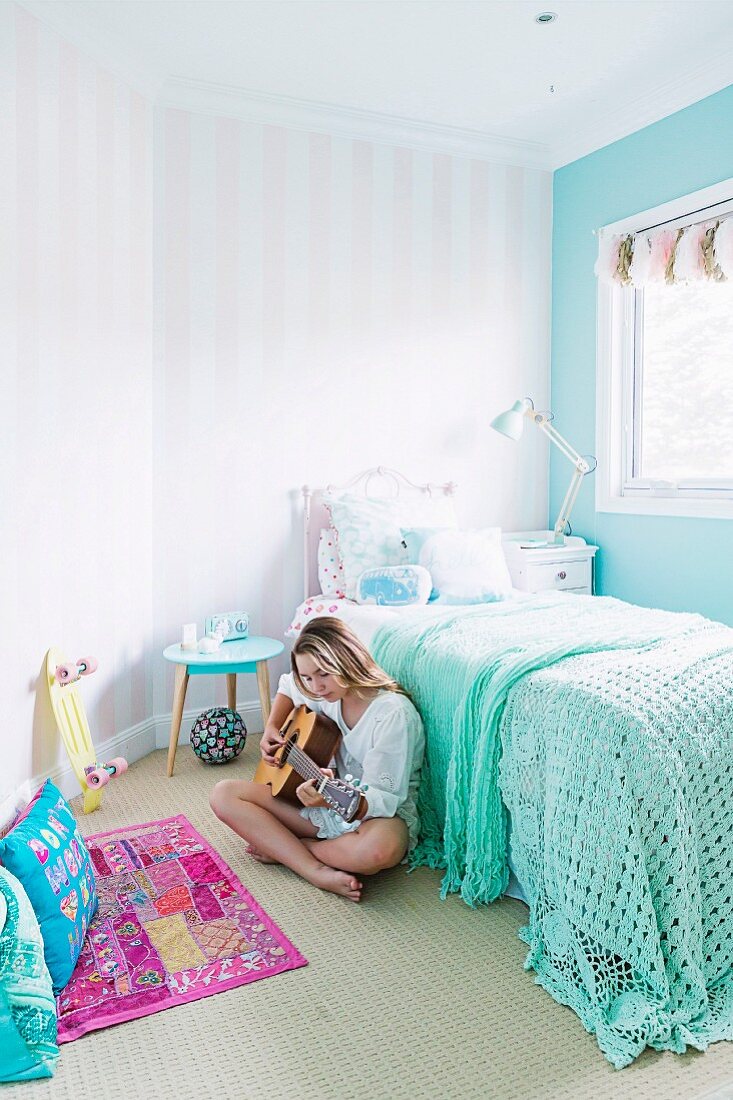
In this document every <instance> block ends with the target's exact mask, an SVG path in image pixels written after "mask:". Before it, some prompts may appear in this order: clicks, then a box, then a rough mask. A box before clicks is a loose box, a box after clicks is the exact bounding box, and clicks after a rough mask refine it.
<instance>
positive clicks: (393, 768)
mask: <svg viewBox="0 0 733 1100" xmlns="http://www.w3.org/2000/svg"><path fill="white" fill-rule="evenodd" d="M277 690H278V694H279V695H287V697H288V698H289V699H292V701H293V705H294V706H302V705H303V704H305V706H307V707H308V708H309V710H313V711H315V712H316V713H317V714H324V715H325V716H326V717H327V718H330V719H332V721H334V722H335V723H336V725H337V726H338V728H339V729H340V730H341V734H342V737H341V740H340V741H339V745H338V749H337V750H336V755H335V757H334V759H333V761H332V762H331V766H332V767H333V768H334V771H335V772H336V775H338V776H339V778H341V779H345V778H346V776H347V775H350V776H352V778H353V779H355V780H356V779H358V780H359V783H360V785H361V786H362V787H364V786H365V785H367V786H368V788H369V789H368V790H367V791H365V792H364V797H365V798H366V800H367V802H368V803H369V809H368V812H367V815H366V819H369V818H370V817H401V818H402V819H403V821H405V822H406V824H407V827H408V829H409V831H410V845H409V846H410V848H411V849H412V848H414V846H415V844H416V843H417V837H418V832H419V828H420V822H419V818H418V815H417V806H416V802H417V788H418V785H419V783H420V769H421V768H422V763H423V756H424V755H425V732H424V730H423V724H422V719H421V718H420V715H419V714H418V712H417V711H416V709H415V707H414V706H413V704H412V703H411V702H410V700H409V699H408V698H407V696H406V695H402V694H400V693H399V692H396V691H380V692H379V694H378V695H376V696H375V697H374V699H372V701H371V703H370V704H369V706H368V707H367V709H366V710H365V711H364V713H363V714H362V716H361V718H360V719H359V721H358V722H357V723H356V725H355V726H354V727H353V728H352V729H349V727H348V726H347V725H346V723H345V722H344V718H343V715H342V713H341V701H340V700H339V701H338V702H335V703H329V702H326V701H325V700H321V699H310V698H309V697H308V696H307V695H303V693H302V692H301V691H299V690H298V688H297V686H296V684H295V682H294V680H293V675H292V673H290V672H288V673H285V675H283V676H281V677H280V682H279V684H278V688H277ZM300 812H301V814H302V816H303V817H305V818H307V820H309V821H312V822H313V824H314V825H316V826H318V835H319V837H321V838H322V839H331V838H333V837H336V836H341V835H342V834H343V833H345V832H350V831H351V830H352V829H358V828H359V825H360V824H361V822H360V821H352V822H351V823H350V824H347V823H346V822H345V821H344V820H343V818H341V817H339V815H338V814H337V813H336V811H335V810H329V809H327V808H326V807H325V806H313V807H309V806H304V807H303V809H302V810H301V811H300Z"/></svg>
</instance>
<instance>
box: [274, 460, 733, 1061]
mask: <svg viewBox="0 0 733 1100" xmlns="http://www.w3.org/2000/svg"><path fill="white" fill-rule="evenodd" d="M454 489H455V487H454V486H453V485H451V484H447V485H425V486H418V485H414V484H413V483H411V482H408V481H407V480H406V479H404V478H403V477H402V476H401V475H399V474H397V473H396V472H395V471H389V470H384V469H382V468H379V469H377V470H371V471H367V472H365V474H363V475H359V477H358V478H355V479H353V481H352V482H351V483H349V484H348V485H347V486H341V487H328V488H327V490H325V491H323V492H319V493H312V492H311V491H310V490H307V489H306V490H304V502H305V508H304V516H305V523H304V542H305V546H304V558H305V571H304V588H305V591H306V593H309V592H310V593H313V592H314V591H315V592H317V591H318V570H317V567H316V563H317V556H318V552H319V550H320V551H321V556H323V554H322V551H323V546H324V540H323V538H322V536H321V531H322V530H324V531H326V532H329V531H330V532H331V534H330V536H327V539H326V545H327V546H330V542H329V539H333V538H334V537H335V539H336V548H337V550H344V551H345V549H346V546H347V543H348V537H352V538H353V532H352V535H351V536H348V537H345V538H344V541H343V542H339V531H338V530H336V531H335V532H334V528H333V527H332V526H331V524H332V521H333V518H334V516H340V517H341V521H342V517H343V500H342V501H341V502H340V503H339V506H338V507H339V508H340V509H341V511H340V512H337V510H336V507H335V505H334V500H335V499H336V496H337V495H338V494H339V493H340V494H343V497H344V499H345V498H346V497H350V496H356V497H359V496H364V497H366V498H368V499H371V498H372V496H373V497H379V498H382V497H383V498H384V499H386V500H387V501H392V502H393V503H392V504H384V505H381V504H380V505H379V506H375V507H374V511H375V514H377V515H387V514H389V515H392V513H393V512H394V513H395V514H401V513H402V509H403V506H405V505H404V502H406V501H410V502H412V503H415V502H416V504H417V511H414V510H413V512H412V514H411V518H410V521H409V522H411V523H414V522H415V518H414V517H415V515H416V514H419V513H420V508H421V506H422V504H424V503H425V502H426V501H427V502H428V503H429V504H431V506H432V502H434V501H437V502H438V512H440V509H441V508H442V507H443V505H444V504H445V501H446V500H448V501H450V499H451V498H452V496H453V493H454ZM324 501H326V502H327V503H328V504H329V507H328V508H327V509H324V503H323V502H324ZM394 502H397V503H394ZM357 503H358V502H357ZM412 503H411V504H410V507H412ZM355 507H356V506H355ZM371 507H372V506H371V504H370V505H368V508H371ZM408 511H409V509H408ZM354 514H355V515H357V516H358V514H359V513H358V508H357V510H356V511H355V513H354ZM436 514H437V513H436ZM442 515H443V518H445V513H442ZM370 522H371V521H370ZM389 522H390V523H391V522H392V520H391V519H390V521H389ZM419 522H423V521H422V520H419ZM355 529H356V530H357V534H358V523H356V524H355ZM390 531H391V528H390ZM390 537H392V536H391V535H390ZM370 538H371V542H370ZM375 538H376V542H375ZM359 540H360V541H358V543H355V545H356V547H357V550H358V551H359V552H361V550H362V549H364V547H366V550H367V552H368V551H369V547H372V549H373V547H374V546H375V545H376V544H377V542H378V541H379V539H378V537H377V536H374V533H373V532H372V534H371V535H369V533H368V532H367V533H366V534H365V535H364V537H363V538H362V537H361V536H360V535H359ZM362 544H363V545H362ZM384 545H386V543H385V544H384ZM331 549H333V547H331ZM382 549H384V547H382ZM329 552H330V551H329ZM336 560H338V555H336ZM329 562H330V559H329ZM357 562H358V555H357ZM322 564H323V563H322ZM378 564H379V563H378ZM381 564H382V565H383V564H384V562H383V561H382V562H381ZM338 568H339V567H338V565H336V566H334V569H335V571H336V572H335V579H334V584H335V585H338ZM350 568H351V569H352V572H353V563H351V565H350ZM324 577H327V571H326V572H324V570H323V569H321V579H323V578H324ZM352 595H353V593H350V592H347V593H346V596H344V595H343V594H340V593H339V590H338V588H337V587H336V588H335V589H334V590H332V591H329V592H326V593H324V594H323V595H320V596H317V597H316V598H315V599H314V600H313V601H312V602H311V603H306V604H305V605H301V609H299V614H296V617H295V620H294V628H296V627H297V626H299V625H300V622H299V620H302V619H303V618H304V617H305V614H306V613H307V614H335V615H337V616H339V617H341V618H343V619H344V620H345V621H346V622H347V623H348V624H349V625H350V626H351V628H352V629H353V630H354V631H355V632H356V633H357V634H358V635H359V636H360V637H361V638H362V640H363V641H364V643H365V644H366V645H367V646H368V648H369V649H370V650H371V651H372V652H373V653H374V655H375V658H376V659H377V660H378V661H379V663H380V664H382V666H383V667H385V668H386V669H387V671H389V672H390V674H392V675H393V676H395V678H396V679H398V680H399V681H400V682H401V683H402V684H403V685H404V687H405V688H406V689H407V690H408V691H409V692H410V694H411V696H412V698H413V700H414V701H415V703H416V705H417V706H418V709H419V710H420V712H421V714H422V717H423V721H424V723H425V728H426V742H427V751H426V766H425V769H424V775H423V782H422V785H421V790H420V801H419V804H418V808H419V810H420V814H421V819H422V836H421V841H420V845H419V846H418V848H417V849H416V852H415V855H414V861H415V862H416V863H423V864H428V865H431V866H434V867H440V868H441V869H443V871H444V877H443V883H442V891H443V894H444V895H445V894H446V893H448V892H453V891H456V892H460V894H461V896H462V897H463V898H464V900H465V901H466V902H467V903H468V904H471V905H476V904H481V903H488V902H491V901H493V900H494V899H496V898H498V897H499V896H501V894H503V893H505V892H507V891H508V890H510V891H511V892H512V893H513V894H514V896H521V897H523V899H524V900H525V901H526V904H527V905H528V907H529V917H528V924H527V927H526V928H524V929H523V930H522V931H521V933H520V935H521V936H522V938H523V939H524V940H525V941H526V943H527V946H528V954H527V958H526V963H525V967H526V968H527V969H532V970H534V972H535V975H536V980H537V981H538V982H539V983H540V984H542V985H543V986H544V988H545V989H547V990H548V992H550V994H551V995H552V996H553V997H554V998H555V999H556V1000H557V1001H559V1002H560V1003H563V1004H567V1005H569V1006H570V1007H571V1008H573V1010H574V1011H575V1012H576V1013H577V1015H578V1016H579V1017H580V1019H581V1021H582V1023H583V1025H584V1026H585V1028H586V1029H587V1030H588V1031H590V1032H593V1033H595V1035H596V1038H597V1041H598V1044H599V1046H600V1048H601V1050H602V1051H603V1053H604V1054H605V1056H606V1057H607V1058H608V1059H609V1061H611V1062H612V1063H613V1064H614V1065H615V1066H617V1067H622V1066H625V1065H628V1064H629V1063H630V1062H631V1061H633V1059H634V1058H635V1057H637V1055H638V1054H639V1053H640V1052H641V1051H642V1050H643V1049H644V1048H645V1047H646V1046H651V1047H654V1048H656V1049H660V1050H664V1049H669V1050H673V1051H676V1052H682V1051H684V1050H685V1049H686V1047H687V1045H692V1046H693V1047H695V1048H697V1049H701V1050H704V1049H706V1047H707V1046H708V1045H709V1043H711V1042H714V1041H717V1040H720V1039H729V1038H732V1037H733V866H732V863H731V857H730V855H729V851H728V848H729V838H730V837H731V835H733V833H732V827H733V630H731V629H730V628H728V627H725V626H723V625H722V624H718V623H713V622H711V621H709V620H706V619H704V618H703V617H702V616H698V615H689V614H679V613H672V612H664V611H658V610H654V609H647V608H637V607H634V606H632V605H630V604H626V603H623V602H622V601H619V600H615V599H611V598H609V597H592V596H579V595H568V594H563V593H539V594H536V595H527V594H519V593H516V592H513V591H509V592H506V593H505V594H504V597H503V598H502V599H497V600H493V601H492V602H490V603H471V604H466V605H462V606H455V605H451V606H445V605H442V606H440V605H435V604H428V605H420V606H409V607H404V608H399V609H398V608H393V607H383V606H375V605H365V606H362V605H360V604H358V603H356V602H354V600H353V598H347V597H349V596H352ZM303 607H306V612H304V611H303Z"/></svg>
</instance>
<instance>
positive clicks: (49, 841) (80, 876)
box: [0, 779, 97, 993]
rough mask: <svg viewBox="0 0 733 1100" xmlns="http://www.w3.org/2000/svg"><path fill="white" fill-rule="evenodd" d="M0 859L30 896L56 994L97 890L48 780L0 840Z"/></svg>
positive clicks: (67, 812)
mask: <svg viewBox="0 0 733 1100" xmlns="http://www.w3.org/2000/svg"><path fill="white" fill-rule="evenodd" d="M0 863H2V865H3V866H4V867H5V868H6V869H7V870H8V871H10V872H11V874H13V875H15V876H16V878H18V879H20V881H21V882H22V883H23V886H24V888H25V890H26V892H27V894H28V897H29V898H30V900H31V904H32V906H33V909H34V910H35V913H36V916H37V917H38V923H39V925H40V926H41V935H42V936H43V943H44V949H45V955H46V965H47V966H48V969H49V972H50V974H51V981H52V982H53V989H54V993H60V992H61V990H62V989H63V988H64V986H65V985H66V983H67V982H68V980H69V978H70V977H71V975H72V973H73V970H74V967H75V966H76V961H77V959H78V958H79V952H80V951H81V945H82V943H83V942H84V936H85V935H86V931H87V928H88V927H89V922H90V920H91V919H92V917H93V916H94V914H95V913H96V911H97V892H96V889H95V885H94V871H93V869H92V865H91V861H90V859H89V852H88V851H87V849H86V845H85V844H84V841H83V839H82V837H81V834H80V832H79V830H78V828H77V826H76V821H75V819H74V815H73V813H72V812H71V808H70V806H69V804H68V802H67V801H66V799H65V798H64V796H63V795H62V794H61V792H60V791H59V790H58V788H57V787H55V786H54V785H53V783H52V782H51V780H50V779H47V780H46V782H45V783H44V784H43V786H42V787H41V789H40V790H39V791H38V792H37V793H36V795H35V796H34V797H33V799H32V801H31V803H30V805H29V806H28V808H27V809H26V811H25V812H24V814H23V816H22V817H21V818H20V820H19V821H18V822H17V823H16V824H15V826H14V827H13V828H12V829H11V831H10V832H9V833H8V835H7V836H6V837H5V838H4V839H3V840H0Z"/></svg>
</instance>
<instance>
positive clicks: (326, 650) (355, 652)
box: [290, 616, 404, 699]
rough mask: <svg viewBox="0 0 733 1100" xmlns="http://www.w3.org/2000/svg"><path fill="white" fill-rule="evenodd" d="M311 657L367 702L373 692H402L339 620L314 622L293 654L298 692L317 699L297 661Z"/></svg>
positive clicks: (294, 676) (293, 669)
mask: <svg viewBox="0 0 733 1100" xmlns="http://www.w3.org/2000/svg"><path fill="white" fill-rule="evenodd" d="M298 656H301V657H303V656H308V657H312V658H313V660H314V661H315V662H316V664H317V665H318V667H319V668H321V669H323V671H324V672H329V673H330V674H331V675H332V676H334V677H335V679H336V680H337V681H338V682H339V684H341V686H342V687H345V688H348V689H349V691H353V692H355V693H356V695H358V696H359V697H360V698H362V699H363V698H364V697H365V696H366V695H367V694H368V693H369V692H372V691H399V692H402V693H403V694H404V692H403V689H402V688H401V687H400V685H399V684H398V683H397V681H396V680H393V679H392V678H391V677H390V676H388V675H387V673H386V672H385V671H384V669H381V668H380V667H379V665H378V664H377V663H376V661H375V660H374V658H373V657H372V655H371V653H370V652H369V650H368V649H367V648H366V646H364V645H362V643H361V642H360V641H359V639H358V638H357V637H356V635H355V634H353V633H352V632H351V631H350V630H349V628H348V627H347V626H346V624H345V623H342V622H341V620H340V619H335V618H332V617H329V616H323V618H320V619H312V620H311V622H309V623H307V625H306V626H304V627H303V629H302V630H301V632H300V635H299V636H298V639H297V641H296V643H295V645H294V646H293V649H292V653H291V654H290V667H291V669H292V671H293V678H294V679H295V683H296V685H297V687H298V690H299V691H302V692H303V694H304V695H307V696H308V697H309V698H310V699H315V698H316V696H315V695H313V694H312V692H310V691H308V689H307V687H306V686H305V684H304V683H303V681H302V679H301V676H300V673H299V672H298V666H297V664H296V662H295V658H296V657H298Z"/></svg>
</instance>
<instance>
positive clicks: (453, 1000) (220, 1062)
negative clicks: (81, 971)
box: [2, 738, 733, 1100]
mask: <svg viewBox="0 0 733 1100" xmlns="http://www.w3.org/2000/svg"><path fill="white" fill-rule="evenodd" d="M256 740H257V739H256V738H254V740H253V743H251V744H249V745H248V746H247V749H246V750H245V752H244V753H243V755H242V756H241V757H240V758H239V759H238V760H237V761H235V762H233V763H231V764H229V765H227V766H226V767H225V768H215V767H210V766H206V765H204V764H201V763H200V762H199V761H198V760H197V759H196V758H195V757H194V756H193V754H192V753H191V752H190V750H188V749H187V748H186V747H181V748H180V749H179V751H178V759H177V762H176V774H175V776H174V777H173V778H172V779H166V777H165V754H164V753H162V752H156V753H153V754H152V755H150V756H148V757H146V759H145V760H143V761H141V762H140V763H138V764H135V765H133V766H132V767H131V768H130V770H129V772H128V773H127V775H126V776H124V777H123V778H122V779H120V780H117V781H114V782H113V783H111V784H110V786H109V787H108V788H107V792H106V794H105V797H104V802H103V806H102V809H101V810H99V811H97V812H96V813H94V814H91V815H89V816H88V817H82V818H81V829H82V832H84V833H93V832H101V831H103V830H105V829H111V828H115V827H116V826H118V825H123V824H125V825H128V824H133V823H137V822H143V821H149V820H151V819H153V818H161V817H166V816H170V815H172V814H175V813H185V814H186V815H187V816H188V817H189V819H190V820H191V822H192V823H193V824H194V825H195V827H196V828H197V829H198V830H199V831H200V832H201V833H202V834H203V835H204V836H206V837H207V838H208V839H209V840H210V841H211V843H212V844H213V845H214V846H215V847H216V848H217V850H218V851H219V852H220V853H221V855H222V857H223V858H224V859H225V860H226V861H227V862H228V863H229V864H230V865H231V867H232V868H233V869H234V871H235V873H236V874H237V875H239V877H240V878H241V879H242V881H243V882H244V884H245V885H246V886H247V887H248V888H249V889H250V890H251V892H252V893H253V894H254V896H255V897H256V898H257V899H258V901H259V902H260V903H261V904H262V905H263V906H264V908H265V909H266V910H267V912H268V913H269V914H270V915H271V916H272V918H273V919H274V920H275V921H276V922H277V923H278V924H279V925H280V927H281V928H282V929H283V931H284V932H285V934H286V935H287V936H289V937H290V939H292V941H293V942H294V943H295V944H296V945H297V946H298V947H299V948H300V950H301V951H302V952H303V953H304V954H305V956H306V957H307V958H308V960H309V963H310V965H309V966H307V967H305V968H303V969H301V970H296V971H293V972H292V973H287V974H281V975H278V976H276V977H273V978H268V979H266V980H264V981H260V982H255V983H253V984H252V985H246V986H243V987H241V988H240V989H235V990H232V991H231V992H229V993H221V994H218V995H216V996H213V997H208V998H205V999H203V1000H200V1001H195V1002H194V1003H193V1004H189V1005H182V1006H180V1007H178V1008H173V1009H169V1010H168V1011H166V1012H159V1013H157V1014H156V1015H154V1016H148V1017H146V1018H145V1019H141V1020H133V1021H131V1022H130V1023H126V1024H121V1025H119V1026H117V1027H113V1028H109V1029H107V1030H106V1031H98V1032H94V1033H93V1034H91V1035H87V1036H85V1037H84V1038H82V1039H78V1040H77V1041H76V1042H74V1043H70V1044H69V1045H67V1046H63V1047H62V1048H61V1058H60V1060H59V1068H58V1070H57V1073H56V1077H55V1078H54V1079H53V1080H52V1081H48V1082H42V1083H35V1082H34V1083H30V1084H24V1085H17V1086H6V1087H5V1089H4V1090H3V1093H2V1096H3V1100H5V1098H6V1097H13V1098H15V1097H16V1096H18V1097H20V1096H23V1097H26V1098H28V1100H36V1098H41V1097H52V1098H54V1100H65V1098H68V1100H87V1098H88V1100H97V1098H100V1097H114V1098H117V1097H126V1098H129V1100H138V1098H144V1097H145V1098H147V1097H149V1098H150V1100H169V1098H170V1100H174V1098H175V1100H186V1098H189V1097H191V1098H193V1097H197V1098H198V1097H201V1098H207V1097H220V1098H230V1097H231V1098H237V1100H239V1098H243V1100H280V1098H281V1097H282V1098H284V1097H293V1096H298V1097H303V1098H304V1100H311V1098H316V1097H319V1098H324V1100H327V1098H331V1097H333V1098H339V1100H357V1098H358V1100H363V1098H366V1097H368V1098H370V1100H393V1098H395V1100H397V1098H403V1097H404V1098H408V1097H409V1098H410V1100H419V1098H422V1097H431V1098H433V1097H441V1098H461V1100H462V1098H464V1097H481V1098H492V1100H503V1098H510V1097H511V1098H512V1100H523V1098H535V1097H538V1098H539V1097H542V1098H544V1097H547V1098H553V1100H554V1098H558V1100H559V1098H578V1100H589V1098H593V1100H600V1098H605V1097H609V1098H610V1097H618V1098H622V1097H623V1098H624V1100H631V1098H637V1097H638V1098H644V1100H676V1098H690V1100H691V1098H695V1100H701V1098H702V1097H705V1098H706V1100H707V1098H708V1097H710V1098H711V1100H712V1097H713V1096H714V1097H715V1100H733V1043H718V1044H717V1045H716V1046H713V1047H711V1048H710V1050H709V1051H708V1053H707V1054H698V1053H696V1052H691V1053H688V1054H687V1055H685V1056H683V1057H679V1056H676V1055H673V1054H669V1053H665V1054H658V1053H656V1052H653V1051H647V1052H646V1053H645V1054H644V1055H642V1057H641V1058H639V1059H638V1061H637V1062H636V1063H635V1064H634V1065H633V1066H631V1067H629V1068H627V1069H625V1070H621V1071H617V1070H614V1069H613V1068H612V1067H611V1066H610V1065H609V1064H608V1062H606V1060H605V1059H604V1058H603V1056H602V1055H601V1053H600V1052H599V1050H598V1047H597V1046H596V1042H595V1039H594V1038H593V1037H592V1036H590V1035H587V1034H586V1032H585V1031H584V1030H583V1028H582V1026H581V1024H580V1022H579V1021H578V1019H577V1017H576V1016H575V1015H574V1014H573V1013H572V1012H570V1010H569V1009H567V1008H563V1007H561V1006H560V1005H558V1004H556V1003H555V1002H554V1001H553V1000H552V999H551V998H550V996H549V995H548V994H547V993H545V992H544V990H542V989H541V988H540V987H539V986H537V985H535V984H534V981H533V978H532V975H531V974H530V973H527V972H525V971H524V970H523V968H522V963H523V960H524V955H525V947H524V945H523V944H522V943H521V941H520V940H519V939H518V938H517V929H518V928H519V927H520V926H521V925H522V924H523V923H524V921H525V914H526V912H527V911H526V909H525V907H524V906H523V905H522V904H521V903H520V902H517V901H512V900H509V899H507V900H504V901H501V902H498V903H496V904H494V905H492V906H490V907H488V908H486V909H482V910H471V909H469V908H467V906H466V905H464V904H463V903H462V902H461V901H459V900H458V899H457V898H455V897H453V898H449V899H448V900H447V901H445V902H441V901H440V899H439V897H438V884H439V880H440V876H439V874H438V873H436V872H433V871H428V870H420V871H417V872H416V873H414V874H411V875H407V874H406V873H405V871H404V869H402V868H397V869H395V870H393V871H390V872H388V873H386V874H383V875H381V876H379V877H377V878H375V879H372V880H371V881H370V880H367V890H366V891H365V897H364V900H363V902H362V903H361V904H360V905H354V904H353V903H351V902H347V901H345V900H341V899H340V898H337V897H335V896H332V895H330V894H324V893H321V892H320V891H317V890H315V889H314V888H313V887H312V886H309V885H308V884H307V883H304V882H301V881H300V880H299V879H297V878H296V877H295V876H294V875H293V874H291V873H290V872H289V871H287V870H286V869H285V868H283V867H264V866H261V865H260V864H258V863H255V861H254V860H252V859H250V858H248V857H247V856H246V855H245V853H244V850H243V845H242V842H241V841H240V840H239V839H238V838H236V837H235V836H234V835H233V834H231V833H230V832H229V831H228V830H227V829H226V828H225V827H224V826H223V825H221V824H220V822H218V821H217V820H216V818H215V817H214V816H213V814H212V813H211V812H210V810H209V806H208V792H209V789H210V788H211V787H212V786H213V784H214V783H215V782H216V780H217V779H219V778H222V777H224V776H227V777H231V776H235V775H240V776H242V777H247V776H249V775H250V774H251V772H252V770H253V767H254V762H255V759H256V745H255V743H254V742H256ZM78 812H80V811H78ZM729 1082H730V1086H729V1087H728V1083H729Z"/></svg>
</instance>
